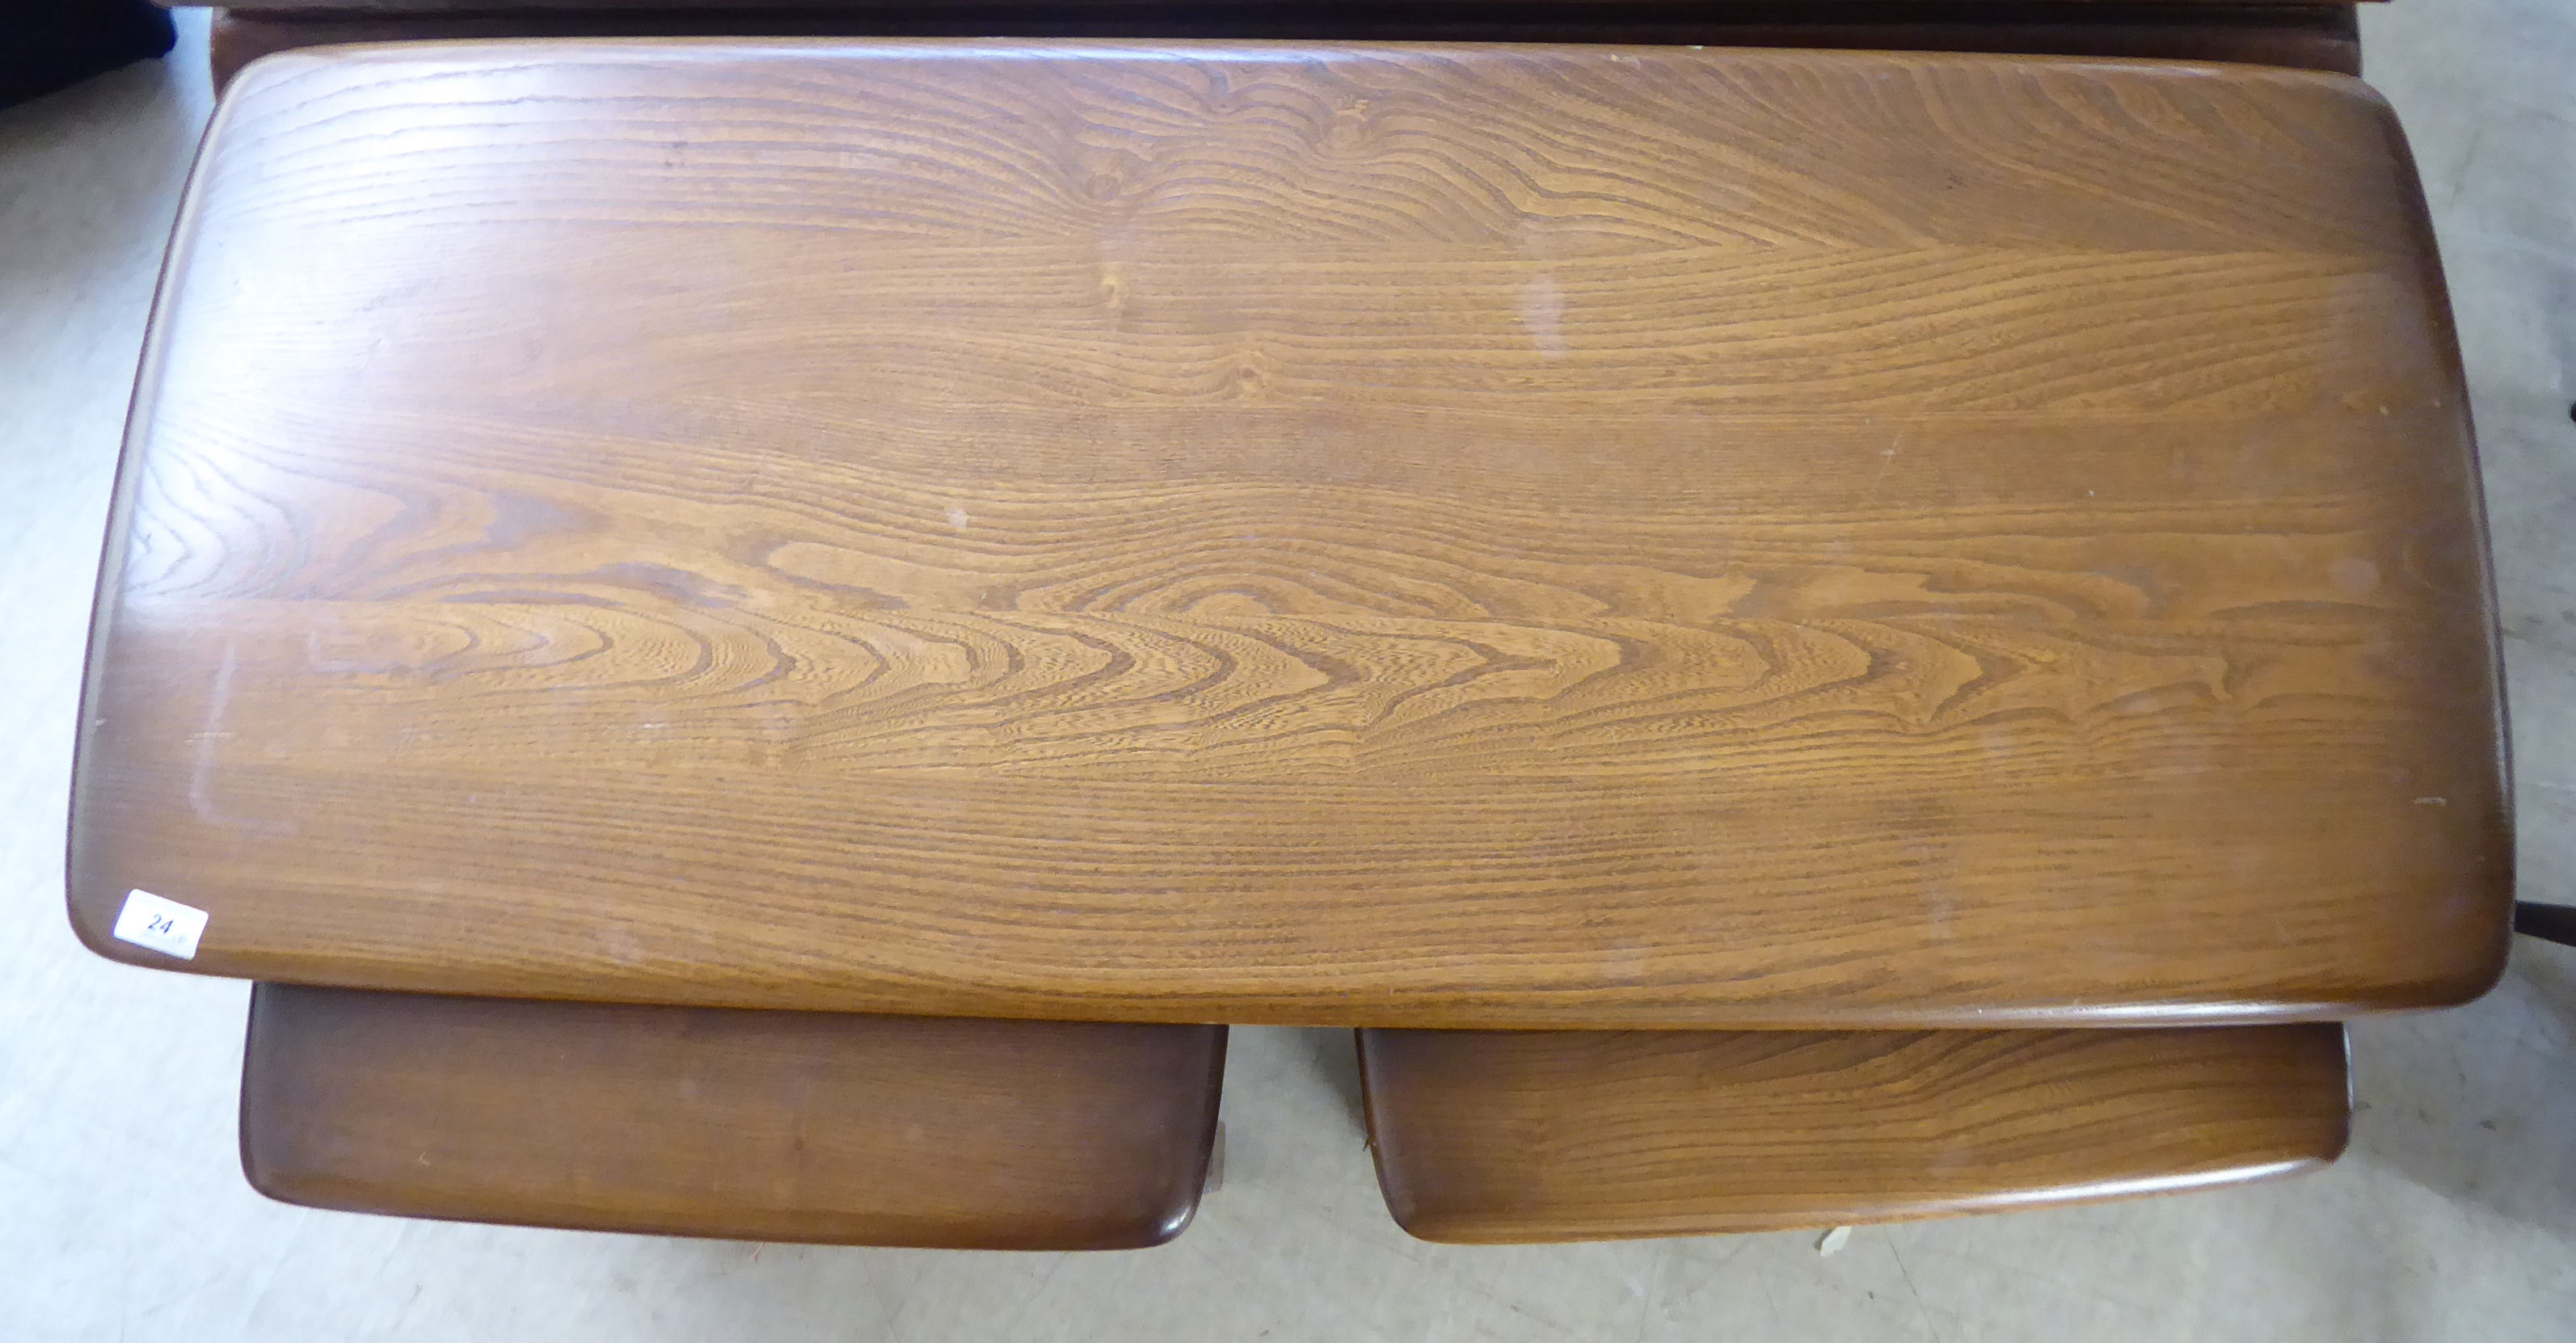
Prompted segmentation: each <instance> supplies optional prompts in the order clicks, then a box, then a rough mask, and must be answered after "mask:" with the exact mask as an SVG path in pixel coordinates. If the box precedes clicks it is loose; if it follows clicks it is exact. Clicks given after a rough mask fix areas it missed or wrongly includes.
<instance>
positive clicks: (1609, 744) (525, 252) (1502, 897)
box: [72, 42, 2510, 1026]
mask: <svg viewBox="0 0 2576 1343" xmlns="http://www.w3.org/2000/svg"><path fill="white" fill-rule="evenodd" d="M2105 146H2116V147H2117V152H2105V148H2104V147H2105ZM120 498H121V501H122V502H121V508H120V513H119V522H118V524H117V530H116V534H115V537H114V539H113V540H112V542H111V546H110V565H109V568H108V570H107V573H106V575H105V578H104V584H105V588H104V599H103V602H102V618H101V620H100V623H99V627H98V631H97V636H96V638H97V643H96V647H95V650H94V654H93V667H92V681H91V686H90V698H89V712H88V717H87V721H86V722H85V724H84V728H85V731H84V742H83V754H82V758H81V764H80V772H79V780H78V786H77V789H76V792H77V799H76V806H77V813H76V819H75V824H74V829H75V834H74V843H73V855H72V859H73V868H72V870H73V895H72V905H73V912H74V919H75V922H76V924H77V925H78V927H79V928H80V930H81V932H82V934H83V936H84V937H85V938H87V939H88V941H89V942H90V944H91V945H92V946H93V947H96V948H98V949H99V950H101V951H103V952H105V953H107V954H109V955H114V956H119V957H122V958H125V959H129V960H133V961H136V962H138V963H150V964H160V965H165V966H175V964H176V963H173V962H170V961H168V960H167V959H166V958H163V957H160V956H158V955H157V954H155V953H151V952H146V951H143V950H141V949H139V948H134V947H130V946H127V945H125V944H122V943H118V942H115V941H113V940H111V939H110V938H108V937H107V935H106V930H107V928H108V925H109V923H110V921H111V920H112V918H113V917H114V914H115V912H116V909H117V907H118V904H119V902H120V901H121V900H122V899H123V898H124V896H125V893H126V891H127V890H128V889H130V888H136V887H140V888H144V889H148V890H152V891H156V892H159V893H161V894H163V895H166V896H169V897H171V898H173V899H178V900H181V901H184V902H186V903H189V904H192V905H196V906H198V907H201V908H204V909H207V910H209V911H211V913H212V922H211V924H210V925H209V926H208V928H207V930H206V934H205V941H204V947H203V951H202V952H201V954H200V955H199V957H198V958H197V960H196V961H195V962H194V963H193V964H192V965H190V966H186V967H178V968H193V969H197V970H200V971H208V972H214V973H221V974H230V975H240V976H246V977H253V978H262V979H276V980H288V981H300V982H338V983H345V984H354V985H361V986H367V987H379V988H415V989H443V990H451V991H459V992H475V993H486V994H493V995H516V996H531V997H536V996H561V997H596V998H603V999H620V1000H679V1001H699V1002H712V1003H726V1004H734V1005H753V1006H786V1007H804V1008H817V1009H843V1010H898V1011H910V1012H923V1013H945V1014H950V1015H961V1016H965V1015H983V1016H1035V1015H1056V1016H1063V1017H1070V1018H1076V1019H1122V1020H1126V1019H1147V1020H1155V1019H1159V1020H1193V1019H1196V1020H1206V1019H1211V1018H1226V1019H1233V1020H1239V1021H1304V1022H1323V1023H1333V1022H1340V1023H1348V1024H1403V1025H1431V1026H1501V1025H1588V1026H1618V1025H1658V1026H1693V1025H1696V1026H1715V1025H1730V1026H1744V1025H1765V1026H1841V1025H1877V1026H1895V1025H1923V1024H1984V1025H1995V1024H2010V1023H2031V1022H2063V1021H2085V1022H2095V1021H2133V1022H2134V1021H2143V1020H2156V1019H2164V1020H2168V1021H2170V1020H2174V1019H2185V1020H2191V1019H2203V1020H2206V1019H2263V1018H2279V1017H2284V1016H2306V1017H2320V1018H2322V1017H2329V1016H2334V1015H2339V1014H2347V1013H2350V1012H2352V1011H2356V1010H2361V1009H2367V1008H2376V1007H2396V1006H2409V1005H2420V1004H2429V1003H2440V1002H2451V1001H2457V1000H2460V999H2462V998H2466V997H2469V996H2472V995H2474V994H2476V993H2477V992H2479V991H2480V990H2482V989H2483V988H2484V987H2485V986H2486V985H2487V984H2488V983H2489V982H2490V981H2491V979H2492V977H2493V976H2494V974H2495V973H2496V971H2497V967H2498V965H2499V964H2500V958H2501V957H2502V955H2503V948H2504V942H2505V937H2506V933H2505V919H2506V910H2507V905H2508V890H2509V885H2510V882H2509V874H2508V871H2507V867H2508V863H2507V836H2506V819H2505V817H2506V810H2505V806H2504V801H2503V796H2502V789H2501V783H2500V766H2499V760H2498V737H2497V733H2496V725H2497V724H2496V714H2497V710H2496V698H2495V679H2494V664H2493V644H2492V625H2491V620H2490V615H2489V603H2488V587H2487V578H2486V572H2485V565H2484V555H2483V542H2482V537H2481V535H2480V524H2479V518H2478V511H2477V509H2478V505H2477V487H2476V479H2475V472H2474V467H2473V463H2472V459H2471V454H2470V447H2469V440H2468V435H2467V426H2466V423H2465V420H2464V417H2463V408H2462V405H2461V399H2460V384H2459V371H2458V367H2457V363H2456V359H2455V355H2454V351H2453V346H2452V337H2451V334H2450V330H2449V327H2448V325H2447V323H2446V312H2445V308H2444V304H2443V300H2442V296H2441V293H2440V289H2439V278H2438V274H2437V272H2436V269H2435V263H2434V257H2433V253H2432V249H2431V245H2430V242H2429V240H2428V238H2427V235H2426V233H2425V230H2424V221H2423V217H2422V212H2421V209H2420V199H2419V195H2418V192H2417V189H2416V186H2415V182H2414V178H2413V175H2412V173H2411V171H2410V169H2409V167H2408V165H2407V161H2406V158H2405V155H2404V151H2403V149H2402V146H2401V143H2400V141H2399V139H2398V135H2397V131H2396V128H2395V126H2394V124H2393V123H2392V122H2391V120H2390V118H2389V114H2388V111H2387V109H2386V107H2385V106H2384V105H2383V104H2382V103H2381V102H2380V101H2379V100H2378V98H2377V97H2376V96H2375V95H2373V94H2372V93H2371V92H2370V91H2369V90H2368V89H2366V88H2364V87H2363V86H2361V85H2360V84H2358V83H2355V82H2353V81H2351V80H2347V79H2342V78H2337V77H2333V76H2324V75H2309V74H2303V73H2296V72H2286V71H2263V70H2256V69H2253V68H2250V67H2229V68H2225V69H2221V68H2218V67H2176V66H2154V65H2139V64H2124V63H2091V62H2085V61H2075V60H2066V61H2053V60H2015V59H2006V58H1978V57H1940V56H1880V55H1864V54H1848V53H1816V52H1744V51H1733V52H1725V51H1714V50H1712V51H1705V52H1702V51H1690V50H1677V49H1663V48H1584V49H1564V50H1557V49H1537V48H1513V47H1498V48H1477V47H1413V48H1406V47H1363V46H1340V47H1334V46H1317V45H1303V46H1298V45H1269V46H1264V45H1240V46H1226V45H1193V44H1160V45H1156V44H1142V45H1139V44H1127V45H1121V44H1108V43H1102V44H1084V43H1061V44H1042V43H971V42H958V43H904V42H888V43H879V44H860V43H808V44H758V43H752V44H740V45H734V44H699V43H664V44H654V43H632V44H628V43H597V44H587V43H571V42H566V43H560V44H524V45H514V46H509V47H478V46H472V45H460V46H455V47H389V48H380V49H375V50H373V51H369V52H365V53H363V54H356V55H345V56H340V57H334V58H319V57H310V56H300V55H296V54H292V53H290V54H289V55H287V56H283V57H280V58H278V59H277V60H275V61H271V62H265V63H263V64H262V65H261V66H260V67H259V68H258V69H256V70H255V71H253V72H251V73H250V74H248V75H246V76H245V77H244V79H243V81H242V82H241V83H240V84H239V85H238V86H237V87H236V88H235V89H234V91H233V93H232V94H231V96H230V97H229V98H228V99H227V101H226V104H225V106H224V109H223V110H222V112H221V113H220V114H219V117H218V122H217V124H216V126H215V127H214V129H213V132H212V135H211V140H210V144H209V146H208V148H207V151H206V154H205V158H204V161H203V163H202V165H201V167H200V170H199V173H198V176H197V179H196V182H195V185H194V188H193V191H192V194H191V197H190V201H189V204H188V206H187V208H186V212H185V218H184V220H183V222H182V224H181V226H180V230H179V238H178V243H177V251H176V253H175V255H174V258H173V260H172V263H171V276H170V280H169V283H168V286H167V288H166V291H165V293H164V296H163V303H162V307H161V310H160V312H159V314H158V317H157V322H156V327H155V331H154V337H153V343H152V348H151V353H150V355H149V363H148V366H147V368H146V371H145V374H144V377H143V381H142V392H141V398H140V402H139V405H138V407H137V410H136V414H135V419H134V425H133V430H132V438H131V442H130V444H129V449H128V458H127V462H126V467H125V472H124V477H123V480H122V483H121V487H120Z"/></svg>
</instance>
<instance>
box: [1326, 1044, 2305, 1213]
mask: <svg viewBox="0 0 2576 1343" xmlns="http://www.w3.org/2000/svg"><path fill="white" fill-rule="evenodd" d="M1360 1063H1361V1071H1362V1076H1363V1077H1364V1078H1365V1080H1366V1084H1367V1090H1368V1107H1369V1135H1370V1140H1371V1145H1372V1147H1373V1149H1374V1150H1375V1152H1376V1155H1377V1168H1378V1182H1379V1184H1380V1185H1381V1186H1382V1187H1383V1188H1384V1190H1385V1192H1386V1200H1387V1205H1388V1207H1389V1208H1391V1209H1392V1210H1393V1211H1394V1213H1395V1217H1396V1220H1397V1221H1399V1222H1401V1223H1403V1224H1404V1227H1405V1229H1406V1230H1409V1231H1411V1232H1412V1233H1413V1234H1415V1235H1417V1236H1421V1237H1423V1238H1425V1239H1428V1240H1447V1241H1547V1240H1596V1239H1606V1238H1612V1237H1621V1236H1670V1235H1688V1234H1694V1233H1701V1232H1714V1231H1757V1230H1768V1229H1774V1228H1779V1227H1793V1226H1834V1225H1842V1224H1849V1223H1854V1222H1872V1221H1890V1220H1895V1219H1901V1218H1911V1217H1930V1216H1938V1215H1941V1214H1945V1213H1960V1212H1974V1211H1981V1210H1994V1209H2000V1208H2013V1207H2030V1206H2036V1205H2040V1204H2047V1203H2062V1202H2071V1201H2078V1200H2085V1199H2100V1198H2112V1197H2118V1196H2122V1195H2130V1194H2146V1193H2161V1192H2169V1191H2173V1190H2178V1189H2191V1188H2199V1187H2203V1186H2207V1185H2212V1184H2219V1183H2225V1182H2230V1181H2236V1180H2247V1179H2255V1178H2259V1177H2262V1176H2268V1175H2278V1174H2285V1173H2288V1172H2290V1171H2294V1170H2300V1169H2305V1168H2308V1167H2312V1166H2317V1165H2322V1164H2323V1163H2325V1162H2328V1161H2331V1160H2333V1159H2334V1158H2335V1156H2336V1155H2337V1154H2338V1153H2340V1152H2341V1151H2342V1150H2343V1146H2344V1137H2345V1134H2346V1131H2347V1128H2348V1126H2349V1119H2350V1115H2349V1111H2350V1104H2349V1086H2348V1084H2347V1081H2346V1077H2345V1069H2344V1042H2343V1028H2342V1027H2340V1026H2334V1025H2304V1026H2255V1027H2233V1028H2230V1027H2212V1028H2202V1029H2173V1030H2133V1031H1923V1032H1901V1031H1817V1032H1809V1031H1653V1032H1645V1031H1633V1032H1615V1031H1519V1032H1502V1031H1388V1030H1372V1031H1362V1032H1360Z"/></svg>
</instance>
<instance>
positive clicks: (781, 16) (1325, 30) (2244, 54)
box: [208, 0, 2361, 89]
mask: <svg viewBox="0 0 2576 1343" xmlns="http://www.w3.org/2000/svg"><path fill="white" fill-rule="evenodd" d="M479 2H480V3H487V4H488V0H479ZM208 32H209V41H208V48H209V57H210V59H211V61H212V63H213V71H214V82H215V87H216V88H217V89H221V88H223V87H224V86H226V85H228V84H230V83H231V82H232V79H233V76H234V75H236V74H238V73H239V72H240V71H241V69H242V67H243V66H245V65H248V64H250V63H251V62H252V61H254V60H257V59H259V58H260V57H262V56H266V55H270V54H272V53H275V52H280V51H292V50H295V49H297V48H301V47H312V46H324V45H330V44H334V43H349V42H424V41H452V40H459V39H481V38H496V37H522V38H523V37H612V36H613V37H686V36H701V37H715V36H722V37H753V36H799V37H812V36H819V35H825V34H846V35H864V36H875V37H890V36H914V37H934V36H936V37H982V36H995V35H1001V36H1010V37H1020V38H1031V37H1119V38H1130V39H1133V38H1155V37H1161V38H1228V39H1250V38H1273V39H1277V38H1286V39H1308V40H1311V39H1314V38H1319V37H1329V38H1333V39H1336V40H1341V41H1350V40H1354V39H1367V40H1372V41H1404V42H1420V41H1436V42H1627V43H1649V44H1673V45H1684V44H1700V45H1707V46H1731V47H1817V48H1831V49H1839V50H1856V51H1869V50H1882V51H1984V52H2001V53H2022V54H2029V55H2053V56H2122V57H2140V58H2145V59H2150V60H2186V61H2240V62H2250V63H2253V64H2257V65H2287V66H2294V67H2297V68H2299V69H2304V70H2328V71H2333V72H2335V73H2337V74H2347V75H2357V74H2359V73H2361V42H2360V35H2359V32H2358V27H2357V25H2356V24H2355V22H2354V14H2353V7H2352V6H2351V5H2349V4H2306V5H2271V4H2266V5H2251V6H2240V5H2226V4H2202V3H2182V4H2172V5H2157V4H2148V5H2129V4H2111V3H2092V4H2079V5H2070V4H2066V3H2057V2H2055V0H2038V2H2037V3H2035V4H2006V5H1997V4H1992V3H1977V0H1944V2H1942V3H1912V4H1904V5H1900V6H1897V7H1895V8H1890V7H1889V6H1886V5H1874V4H1858V5H1836V6H1817V5H1812V4H1810V5H1798V4H1787V5H1784V4H1781V3H1777V2H1766V3H1747V2H1738V3H1706V2H1705V0H1703V2H1702V3H1692V4H1673V3H1664V2H1662V0H1649V2H1648V3H1605V4H1585V3H1577V4H1570V5H1569V4H1514V3H1502V4H1492V3H1488V4H1474V5H1465V4H1444V3H1438V0H1432V2H1430V3H1420V4H1391V5H1380V6H1376V7H1373V8H1371V9H1368V10H1366V11H1354V10H1352V9H1351V8H1350V7H1349V6H1347V5H1339V4H1325V5H1320V6H1301V5H1294V4H1278V3H1265V4H1259V5H1209V4H1204V3H1194V4H1188V5H1173V4H1168V3H1147V4H1138V3H1110V4H1063V3H1044V4H1039V3H1017V4H972V5H959V4H937V3H915V4H902V5H872V6H864V7H856V8H848V7H845V8H839V9H796V8H777V7H757V8H745V7H734V8H688V9H656V10H640V9H634V8H618V9H607V10H602V9H587V8H535V7H532V8H523V9H518V10H515V11H514V12H510V13H488V12H455V11H452V10H449V9H444V8H414V9H401V10H397V9H387V10H381V11H372V12H369V11H353V10H350V9H348V8H345V7H335V8H332V9H329V10H325V11H314V10H305V9H292V8H262V9H254V10H240V9H228V10H224V11H221V12H220V13H218V14H217V15H216V16H215V19H214V22H213V24H212V25H211V27H210V28H209V30H208Z"/></svg>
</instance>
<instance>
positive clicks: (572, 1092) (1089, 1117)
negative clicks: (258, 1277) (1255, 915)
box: [241, 984, 1225, 1250]
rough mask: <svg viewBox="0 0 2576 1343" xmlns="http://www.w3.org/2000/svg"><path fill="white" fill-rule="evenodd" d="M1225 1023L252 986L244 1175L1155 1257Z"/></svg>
mask: <svg viewBox="0 0 2576 1343" xmlns="http://www.w3.org/2000/svg"><path fill="white" fill-rule="evenodd" d="M1224 1062H1225V1028H1224V1027H1222V1026H1125V1025H1096V1024H1091V1023H1085V1022H1069V1021H978V1020H963V1019H958V1018H941V1017H878V1016H857V1015H849V1014H842V1013H827V1012H749V1011H732V1010H723V1009H713V1008H689V1007H646V1006H633V1005H626V1004H611V1003H572V1002H533V1001H524V1000H505V999H491V998H450V997H439V996H433V995H427V994H409V993H371V992H364V991H359V990H350V989H322V988H302V987H296V986H291V985H284V984H261V985H259V986H257V988H256V989H255V990H254V992H253V994H252V997H251V1021H250V1043H249V1049H248V1052H247V1055H246V1058H245V1062H244V1065H243V1072H242V1108H241V1146H242V1167H243V1170H244V1171H245V1172H246V1173H247V1174H248V1175H249V1177H250V1182H251V1184H252V1185H253V1186H254V1187H256V1188H257V1189H258V1190H259V1191H260V1192H261V1193H264V1194H266V1195H268V1196H269V1197H271V1198H275V1199H279V1200H281V1201H283V1202H287V1203H297V1204H302V1205H305V1206H307V1207H315V1208H337V1209H341V1210H344V1211H351V1212H374V1213H391V1214H396V1215H400V1216H407V1217H434V1218H443V1219H447V1220H452V1221H467V1222H499V1223H507V1224H515V1225H526V1226H555V1227H578V1228H587V1229H592V1230H604V1231H638V1232H652V1233H660V1234H664V1235H689V1236H723V1237H729V1238H733V1239H740V1240H786V1241H808V1242H816V1243H830V1244H853V1245H889V1246H894V1245H900V1246H930V1247H940V1248H956V1249H1010V1250H1087V1249H1127V1248H1133V1247H1138V1246H1145V1245H1156V1244H1160V1243H1161V1242H1163V1241H1166V1240H1169V1239H1171V1238H1172V1237H1173V1236H1175V1235H1178V1234H1179V1233H1180V1231H1181V1228H1182V1227H1184V1226H1186V1225H1188V1223H1189V1219H1190V1216H1191V1214H1192V1213H1193V1212H1194V1211H1195V1210H1196V1208H1197V1206H1198V1197H1199V1190H1200V1187H1201V1185H1202V1183H1203V1182H1204V1181H1205V1179H1206V1177H1207V1166H1208V1152H1209V1147H1210V1145H1211V1143H1212V1142H1213V1141H1214V1138H1215V1132H1216V1108H1217V1084H1218V1080H1219V1078H1220V1076H1221V1075H1222V1073H1223V1071H1224Z"/></svg>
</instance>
